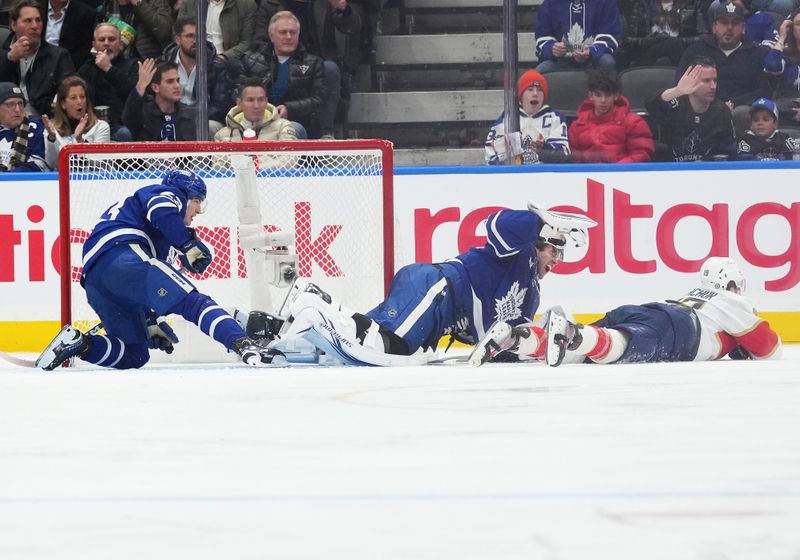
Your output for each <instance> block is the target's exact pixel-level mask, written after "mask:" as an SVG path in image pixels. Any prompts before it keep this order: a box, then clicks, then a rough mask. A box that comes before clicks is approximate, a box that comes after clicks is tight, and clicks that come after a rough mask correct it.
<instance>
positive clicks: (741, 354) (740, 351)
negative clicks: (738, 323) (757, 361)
mask: <svg viewBox="0 0 800 560" xmlns="http://www.w3.org/2000/svg"><path fill="white" fill-rule="evenodd" d="M728 357H729V358H730V359H731V360H752V359H753V355H752V354H750V352H748V351H747V350H745V349H744V348H742V346H741V345H737V346H736V348H734V349H733V350H731V351H730V352H728Z"/></svg>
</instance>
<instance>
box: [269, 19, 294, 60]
mask: <svg viewBox="0 0 800 560" xmlns="http://www.w3.org/2000/svg"><path fill="white" fill-rule="evenodd" d="M269 40H270V41H271V42H272V45H273V46H274V48H275V54H277V55H278V56H289V55H291V54H292V53H294V51H296V50H297V45H298V44H299V43H300V26H299V25H298V24H297V22H296V21H294V20H293V19H290V18H281V19H279V20H277V21H275V22H273V25H272V29H271V30H270V31H269Z"/></svg>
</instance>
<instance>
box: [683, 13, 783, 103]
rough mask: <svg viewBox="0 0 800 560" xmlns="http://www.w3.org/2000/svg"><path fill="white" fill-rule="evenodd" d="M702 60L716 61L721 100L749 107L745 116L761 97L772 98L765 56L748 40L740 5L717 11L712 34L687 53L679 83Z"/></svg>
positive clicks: (693, 45) (690, 48)
mask: <svg viewBox="0 0 800 560" xmlns="http://www.w3.org/2000/svg"><path fill="white" fill-rule="evenodd" d="M699 56H704V57H708V58H710V59H711V60H713V61H714V63H715V66H716V68H717V73H718V76H719V84H718V87H717V98H718V99H720V100H721V101H724V102H729V103H730V107H731V108H733V107H736V106H739V105H745V106H746V108H745V109H744V111H745V113H746V112H747V109H748V108H749V107H750V104H752V103H753V101H755V100H756V99H758V98H759V97H765V96H767V95H768V94H769V90H770V88H769V83H768V79H767V74H766V72H764V63H763V59H764V55H763V53H762V52H761V51H760V50H759V48H758V45H756V44H755V43H753V42H752V41H751V40H750V39H748V38H747V37H745V36H744V9H743V8H742V6H741V5H739V4H734V3H732V2H729V3H727V4H721V5H720V6H719V8H718V9H717V11H716V14H715V17H714V23H713V25H712V34H710V35H704V36H703V37H701V38H700V40H699V41H695V42H694V43H692V44H691V45H689V46H688V47H686V50H685V51H684V53H683V56H682V57H681V60H680V62H679V63H678V70H677V74H676V79H677V78H679V77H681V76H683V75H684V73H685V72H686V69H687V68H688V67H689V66H690V65H691V64H692V61H693V60H695V59H696V58H697V57H699Z"/></svg>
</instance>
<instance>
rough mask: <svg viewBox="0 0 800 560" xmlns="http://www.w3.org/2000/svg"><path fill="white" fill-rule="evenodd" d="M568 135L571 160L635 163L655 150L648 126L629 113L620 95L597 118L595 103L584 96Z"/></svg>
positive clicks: (642, 120) (650, 156)
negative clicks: (610, 106)
mask: <svg viewBox="0 0 800 560" xmlns="http://www.w3.org/2000/svg"><path fill="white" fill-rule="evenodd" d="M568 137H569V147H570V149H571V150H572V161H581V162H587V163H606V162H609V163H635V162H640V161H650V160H651V159H652V156H653V152H654V151H655V148H654V146H653V134H652V133H651V132H650V127H649V126H647V123H646V122H645V120H644V119H643V118H642V117H640V116H639V115H637V114H635V113H631V106H630V104H629V103H628V100H627V99H625V96H623V95H620V96H619V98H618V99H617V101H616V102H615V103H614V108H613V109H611V111H609V112H608V113H607V114H605V115H602V116H599V117H598V116H597V115H595V114H594V104H593V103H592V102H591V100H589V99H586V100H585V101H584V102H583V103H581V105H580V107H578V118H577V119H576V120H575V122H573V123H572V124H571V125H570V127H569V134H568Z"/></svg>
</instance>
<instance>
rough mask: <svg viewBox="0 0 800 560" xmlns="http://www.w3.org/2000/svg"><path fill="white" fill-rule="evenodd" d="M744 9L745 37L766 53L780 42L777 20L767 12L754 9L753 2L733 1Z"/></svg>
mask: <svg viewBox="0 0 800 560" xmlns="http://www.w3.org/2000/svg"><path fill="white" fill-rule="evenodd" d="M733 2H734V3H736V4H739V5H741V6H742V8H743V9H744V35H745V37H747V38H748V39H750V40H751V41H753V42H754V43H755V44H756V45H758V46H759V47H761V50H762V51H766V49H769V48H770V47H772V45H774V44H775V41H777V40H778V30H777V29H776V28H775V20H774V19H773V17H772V16H771V15H770V14H768V13H767V12H762V11H759V10H757V9H755V8H754V6H753V4H754V2H753V1H752V0H733Z"/></svg>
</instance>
